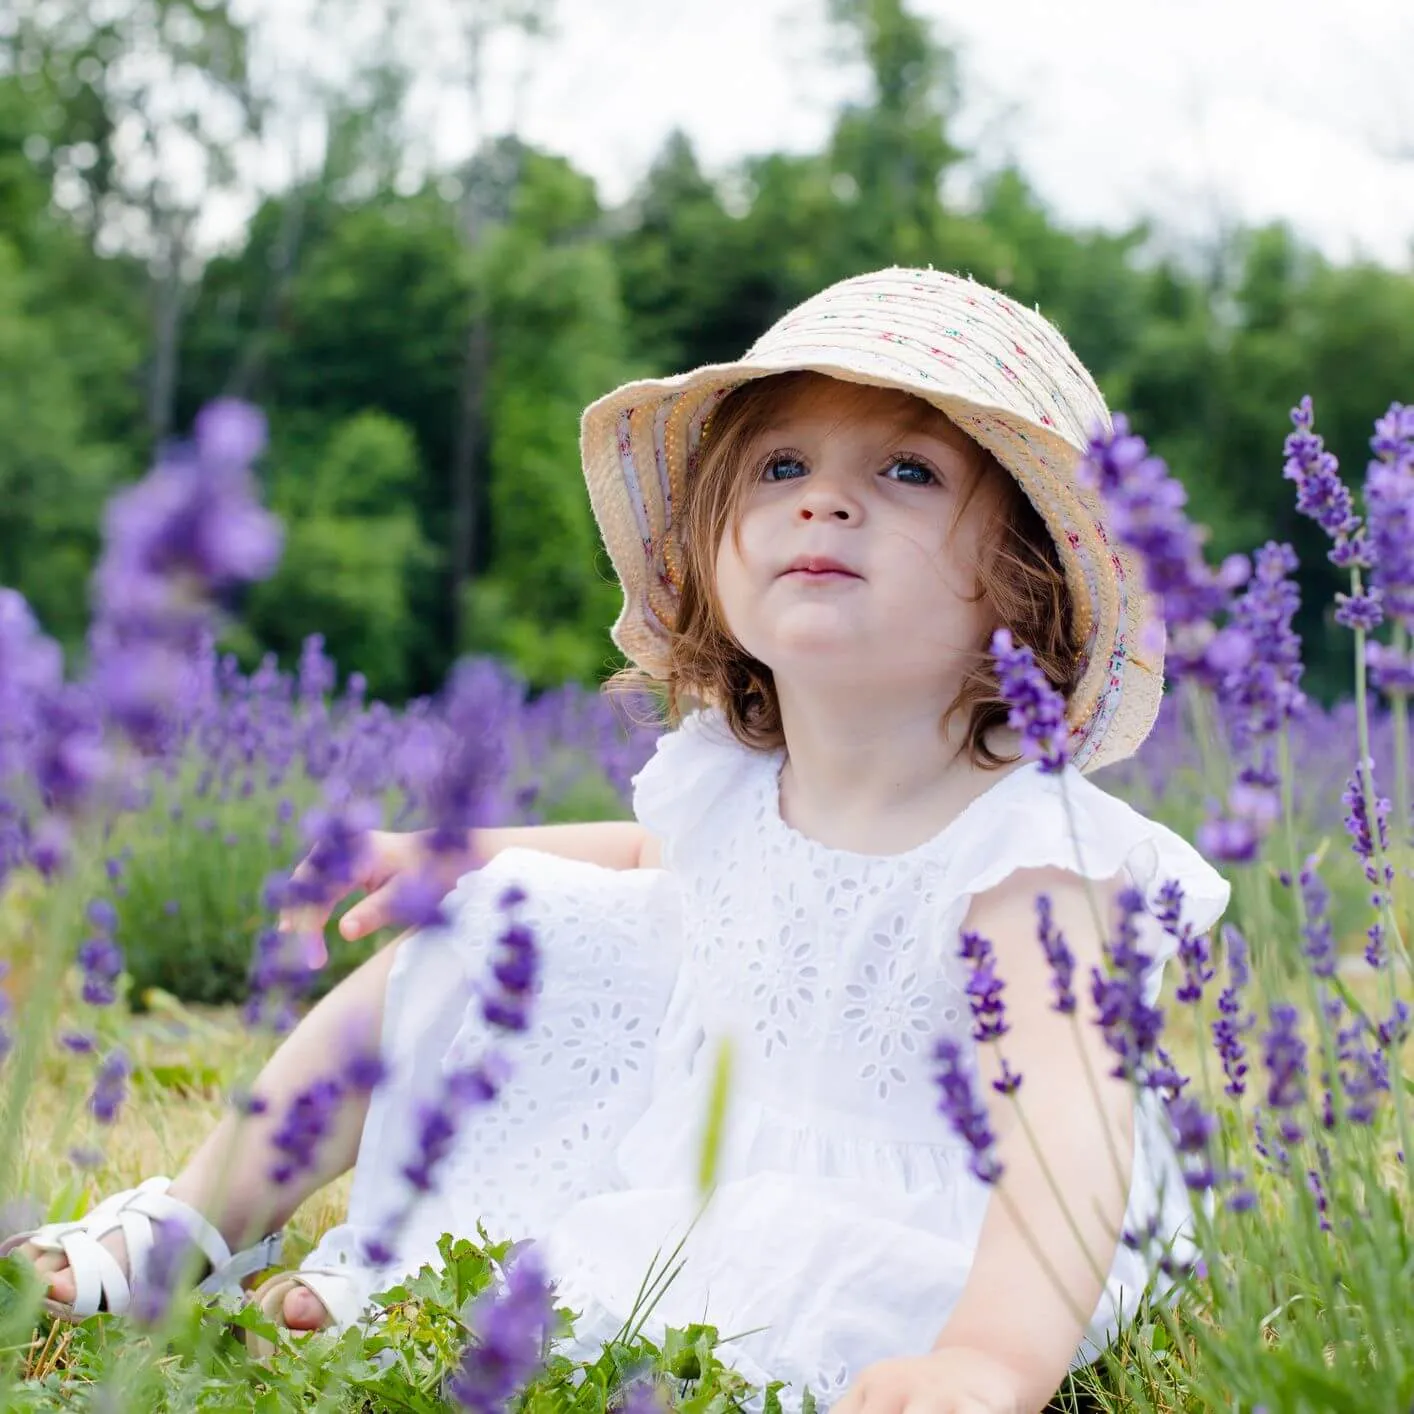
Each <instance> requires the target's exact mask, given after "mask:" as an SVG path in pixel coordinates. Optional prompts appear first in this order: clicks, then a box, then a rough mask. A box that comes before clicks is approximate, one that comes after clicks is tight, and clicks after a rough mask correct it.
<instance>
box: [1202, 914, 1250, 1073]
mask: <svg viewBox="0 0 1414 1414" xmlns="http://www.w3.org/2000/svg"><path fill="white" fill-rule="evenodd" d="M1222 936H1223V952H1225V953H1226V956H1227V986H1226V987H1225V988H1223V990H1222V993H1220V994H1219V997H1217V1012H1219V1015H1217V1019H1216V1021H1215V1022H1213V1046H1215V1048H1216V1051H1217V1056H1219V1059H1220V1060H1222V1063H1223V1075H1225V1076H1226V1077H1227V1085H1226V1086H1223V1090H1225V1093H1226V1094H1227V1096H1229V1097H1230V1099H1234V1100H1236V1099H1240V1097H1241V1094H1243V1093H1244V1092H1246V1089H1247V1079H1246V1077H1247V1048H1246V1045H1244V1044H1243V1039H1241V1038H1243V1036H1244V1035H1246V1034H1247V1032H1249V1031H1251V1028H1253V1027H1254V1025H1256V1024H1257V1018H1256V1017H1253V1015H1251V1014H1250V1012H1247V1014H1246V1015H1244V1014H1243V1007H1241V993H1243V990H1244V988H1246V986H1247V983H1249V981H1250V978H1251V973H1250V971H1249V967H1247V940H1246V939H1244V937H1243V936H1241V933H1240V932H1239V930H1237V929H1236V928H1234V926H1233V925H1232V923H1225V925H1223V930H1222Z"/></svg>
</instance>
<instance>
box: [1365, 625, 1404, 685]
mask: <svg viewBox="0 0 1414 1414" xmlns="http://www.w3.org/2000/svg"><path fill="white" fill-rule="evenodd" d="M1365 669H1366V671H1367V672H1368V673H1369V675H1370V684H1371V686H1373V687H1375V688H1378V689H1379V691H1381V692H1383V693H1387V694H1388V695H1389V696H1391V697H1392V696H1394V695H1395V694H1396V693H1401V694H1403V695H1404V696H1405V697H1409V696H1414V655H1411V654H1409V653H1401V652H1400V651H1399V650H1398V649H1397V648H1391V647H1390V646H1389V645H1388V644H1387V643H1377V642H1376V641H1375V640H1374V639H1370V640H1368V641H1367V642H1366V644H1365Z"/></svg>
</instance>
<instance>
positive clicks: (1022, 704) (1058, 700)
mask: <svg viewBox="0 0 1414 1414" xmlns="http://www.w3.org/2000/svg"><path fill="white" fill-rule="evenodd" d="M991 651H992V657H993V658H994V659H995V660H996V668H997V680H998V683H999V685H1000V688H1001V694H1002V696H1003V698H1005V699H1006V702H1007V705H1008V706H1009V707H1010V708H1011V711H1010V713H1009V715H1008V716H1007V725H1008V726H1009V727H1011V728H1012V729H1013V730H1014V731H1018V732H1020V733H1021V749H1022V751H1023V752H1024V753H1025V755H1026V756H1027V757H1029V758H1030V759H1031V760H1034V761H1039V762H1040V763H1041V769H1042V771H1044V772H1046V773H1047V774H1055V773H1057V772H1060V771H1062V770H1064V769H1065V763H1066V761H1067V759H1068V756H1069V748H1068V745H1067V742H1068V728H1067V727H1066V721H1065V698H1064V697H1062V696H1061V694H1060V693H1059V692H1057V691H1056V689H1055V688H1054V687H1052V686H1051V684H1050V683H1049V682H1047V680H1046V676H1045V674H1044V673H1043V672H1042V671H1041V670H1040V669H1039V668H1038V667H1037V666H1036V659H1035V656H1034V655H1033V654H1032V652H1031V650H1030V649H1029V648H1028V647H1027V646H1026V645H1025V644H1024V643H1022V644H1013V642H1012V637H1011V631H1010V630H1009V629H1004V628H999V629H998V630H997V631H996V632H995V633H994V634H993V635H992V645H991Z"/></svg>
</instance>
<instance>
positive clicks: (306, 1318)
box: [16, 1229, 329, 1331]
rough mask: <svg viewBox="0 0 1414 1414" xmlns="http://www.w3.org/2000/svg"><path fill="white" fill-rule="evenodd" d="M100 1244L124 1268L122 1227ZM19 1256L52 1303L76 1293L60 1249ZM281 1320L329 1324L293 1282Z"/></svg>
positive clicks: (294, 1326)
mask: <svg viewBox="0 0 1414 1414" xmlns="http://www.w3.org/2000/svg"><path fill="white" fill-rule="evenodd" d="M102 1246H103V1247H104V1248H105V1249H106V1250H107V1251H108V1253H109V1254H110V1255H111V1256H112V1258H113V1260H114V1261H115V1262H116V1263H117V1264H118V1266H119V1268H120V1269H121V1270H122V1271H124V1272H126V1271H127V1270H128V1245H127V1243H126V1242H125V1241H124V1240H123V1234H122V1230H121V1229H118V1230H116V1231H114V1232H111V1233H109V1234H108V1236H107V1237H105V1238H104V1239H103V1240H102ZM16 1251H17V1253H18V1254H19V1255H20V1256H23V1257H26V1258H28V1259H29V1261H31V1262H32V1263H33V1264H34V1269H35V1271H36V1272H38V1273H39V1274H40V1276H47V1277H48V1278H49V1293H48V1294H49V1299H50V1300H51V1301H53V1302H54V1303H55V1304H56V1305H60V1306H68V1307H72V1306H73V1304H74V1298H75V1295H76V1284H75V1281H74V1274H73V1271H72V1270H71V1269H70V1267H69V1263H68V1259H67V1258H66V1257H65V1256H64V1254H63V1253H62V1252H49V1251H43V1250H41V1249H40V1248H38V1247H35V1246H33V1245H32V1244H25V1245H24V1246H21V1247H19V1248H17V1249H16ZM282 1315H283V1320H284V1324H285V1325H286V1326H288V1327H289V1329H290V1330H292V1331H317V1330H323V1329H324V1327H325V1326H326V1325H328V1324H329V1312H328V1310H327V1309H326V1308H325V1306H324V1303H323V1302H322V1301H321V1300H320V1299H319V1298H318V1297H317V1296H316V1295H315V1294H314V1293H313V1292H312V1291H311V1290H310V1289H309V1288H308V1287H307V1286H294V1287H291V1289H290V1291H289V1292H288V1293H287V1294H286V1296H285V1300H284V1308H283V1312H282Z"/></svg>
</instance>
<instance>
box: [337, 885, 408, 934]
mask: <svg viewBox="0 0 1414 1414" xmlns="http://www.w3.org/2000/svg"><path fill="white" fill-rule="evenodd" d="M396 883H397V879H396V878H394V879H391V880H389V881H388V882H387V883H385V884H383V886H382V888H379V889H375V890H374V891H373V892H372V893H371V894H369V895H368V897H367V898H366V899H363V900H361V901H360V902H359V903H357V904H355V905H354V906H353V907H352V908H351V909H349V911H348V912H347V913H346V914H344V916H343V917H342V918H341V919H340V920H339V932H340V934H341V935H342V936H343V937H345V938H347V939H348V940H349V942H353V941H354V940H355V939H357V938H362V937H363V936H364V935H365V934H368V933H374V932H377V930H378V929H379V928H383V927H386V926H387V925H388V924H389V923H391V922H392V921H393V892H394V886H395V884H396Z"/></svg>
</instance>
